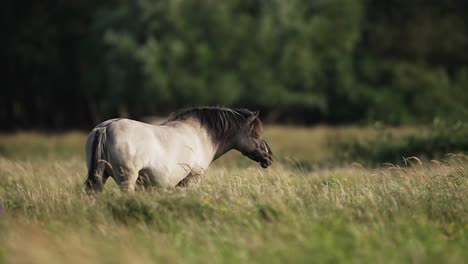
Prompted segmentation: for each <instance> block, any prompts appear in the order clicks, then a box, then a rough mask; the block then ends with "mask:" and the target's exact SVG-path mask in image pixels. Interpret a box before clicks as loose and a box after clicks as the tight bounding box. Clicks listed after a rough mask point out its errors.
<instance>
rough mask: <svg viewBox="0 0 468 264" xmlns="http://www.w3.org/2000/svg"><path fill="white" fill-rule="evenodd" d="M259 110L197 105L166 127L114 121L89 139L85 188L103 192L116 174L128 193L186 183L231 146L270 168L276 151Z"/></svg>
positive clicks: (178, 114)
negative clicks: (109, 179) (267, 140)
mask: <svg viewBox="0 0 468 264" xmlns="http://www.w3.org/2000/svg"><path fill="white" fill-rule="evenodd" d="M262 134H263V125H262V121H261V120H260V118H259V117H258V112H252V111H250V110H248V109H245V108H239V109H230V108H221V107H194V108H188V109H184V110H180V111H178V112H175V113H172V114H171V115H170V116H169V118H168V119H167V121H165V122H164V123H162V124H161V125H151V124H147V123H143V122H139V121H135V120H131V119H124V118H118V119H110V120H107V121H104V122H102V123H101V124H99V125H97V126H96V127H95V128H94V129H93V130H92V131H91V133H90V134H89V136H88V139H87V142H86V164H87V168H88V177H87V179H86V181H85V189H86V190H87V191H88V192H101V191H102V190H103V187H104V184H105V183H106V180H107V179H108V178H109V176H111V177H112V178H113V179H114V180H115V182H116V183H117V184H118V185H119V186H120V188H121V189H122V190H123V191H129V192H132V191H134V190H135V188H138V189H140V188H141V189H146V188H150V187H156V188H159V187H162V188H166V187H177V186H181V187H185V186H190V185H191V184H192V183H193V182H194V179H196V178H198V177H197V176H200V175H204V174H205V172H206V170H207V169H208V167H209V165H210V164H211V163H212V162H213V161H214V160H216V159H218V158H219V157H221V156H222V155H224V154H225V153H227V152H228V151H230V150H237V151H239V152H241V153H242V154H243V155H244V156H247V157H248V158H249V159H251V160H253V161H255V162H258V163H259V164H260V165H261V167H263V168H268V167H269V166H270V165H271V164H272V162H273V152H272V150H271V148H270V146H269V145H268V143H267V142H266V141H265V140H264V139H263V137H262Z"/></svg>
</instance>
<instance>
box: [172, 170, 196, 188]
mask: <svg viewBox="0 0 468 264" xmlns="http://www.w3.org/2000/svg"><path fill="white" fill-rule="evenodd" d="M200 179H201V175H200V174H197V173H193V172H190V173H189V174H188V175H187V176H185V178H183V179H182V180H181V181H180V182H179V183H178V184H177V185H176V187H184V188H186V187H193V186H195V185H197V184H198V183H199V182H200Z"/></svg>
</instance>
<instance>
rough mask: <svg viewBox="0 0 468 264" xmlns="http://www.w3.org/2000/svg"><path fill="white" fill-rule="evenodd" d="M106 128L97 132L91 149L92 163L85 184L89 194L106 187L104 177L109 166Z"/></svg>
mask: <svg viewBox="0 0 468 264" xmlns="http://www.w3.org/2000/svg"><path fill="white" fill-rule="evenodd" d="M106 137H107V134H106V127H102V128H99V129H97V130H96V132H95V134H94V139H93V144H92V147H91V162H90V166H89V170H88V179H86V182H85V188H86V191H87V192H90V191H96V192H101V191H102V188H103V186H104V182H103V175H104V173H105V170H106V166H108V165H107V164H108V161H107V160H108V159H109V157H108V154H107V148H106V141H107V140H106Z"/></svg>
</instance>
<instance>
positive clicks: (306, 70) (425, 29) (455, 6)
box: [0, 0, 468, 129]
mask: <svg viewBox="0 0 468 264" xmlns="http://www.w3.org/2000/svg"><path fill="white" fill-rule="evenodd" d="M467 11H468V8H467V6H466V1H463V0H450V1H435V0H429V1H419V0H417V1H403V0H383V1H377V0H313V1H310V0H292V1H279V0H256V1H243V0H227V1H215V0H206V1H198V0H175V1H174V0H158V1H150V0H138V1H125V0H102V1H78V2H77V1H56V0H50V1H29V2H28V3H27V4H25V3H24V2H18V1H13V2H12V1H9V2H8V3H5V4H4V7H3V8H2V11H1V12H2V23H3V28H5V30H6V32H5V33H4V35H5V36H6V38H5V39H4V41H3V43H4V47H3V48H2V49H1V50H2V58H3V61H4V63H5V65H6V66H7V67H6V71H5V74H4V75H5V79H4V80H3V82H2V96H1V97H0V120H1V122H0V123H1V127H0V128H1V129H15V128H42V129H50V128H53V129H62V128H76V127H86V128H89V127H91V126H92V125H93V124H96V123H97V122H98V121H100V120H103V119H105V118H109V117H115V116H129V117H133V118H141V117H143V116H146V115H155V114H156V115H158V114H167V113H168V112H171V111H173V110H175V109H177V108H180V107H187V106H191V105H207V104H216V105H227V106H244V107H250V108H256V109H260V110H262V114H263V117H264V118H267V119H268V120H270V121H280V122H296V123H306V124H309V123H317V122H326V123H343V122H346V123H350V122H363V121H364V122H365V121H369V120H371V121H374V120H380V121H385V122H387V123H392V124H401V123H413V122H416V123H426V122H431V121H432V120H433V119H434V118H435V117H439V118H441V119H448V120H467V117H468V93H467V92H466V89H467V87H468V53H467V52H466V50H467V48H468V16H466V13H467Z"/></svg>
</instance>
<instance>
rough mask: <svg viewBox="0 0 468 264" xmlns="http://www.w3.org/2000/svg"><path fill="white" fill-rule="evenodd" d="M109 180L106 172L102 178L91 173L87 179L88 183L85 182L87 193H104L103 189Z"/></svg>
mask: <svg viewBox="0 0 468 264" xmlns="http://www.w3.org/2000/svg"><path fill="white" fill-rule="evenodd" d="M107 178H109V174H108V173H107V172H106V171H104V172H103V173H102V177H99V176H96V175H93V174H92V173H89V174H88V178H87V179H86V182H85V186H86V191H87V192H91V191H94V192H102V189H103V188H104V184H105V183H106V181H107Z"/></svg>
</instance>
